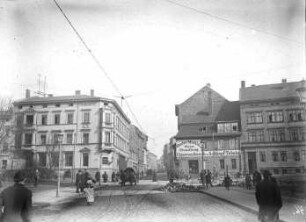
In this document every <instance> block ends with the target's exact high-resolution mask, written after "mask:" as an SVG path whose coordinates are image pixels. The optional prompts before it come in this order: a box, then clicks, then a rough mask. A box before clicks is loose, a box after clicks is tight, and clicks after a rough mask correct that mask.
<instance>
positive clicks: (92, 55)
mask: <svg viewBox="0 0 306 222" xmlns="http://www.w3.org/2000/svg"><path fill="white" fill-rule="evenodd" d="M53 1H54V3H55V5H56V6H57V8H58V9H59V10H60V12H61V13H62V15H63V16H64V17H65V19H66V20H67V22H68V24H69V25H70V27H71V28H72V29H73V31H74V32H75V34H76V35H77V36H78V38H79V39H80V41H81V42H82V44H83V45H84V47H85V48H86V50H87V51H88V53H89V54H90V56H91V57H92V58H93V60H94V61H95V63H96V64H97V65H98V67H99V69H100V70H101V71H102V73H103V74H104V75H105V76H106V78H107V79H108V81H109V82H110V83H111V85H112V86H113V87H114V89H115V90H116V91H117V93H118V94H119V95H120V96H121V98H125V96H124V95H123V94H122V93H121V91H120V90H119V88H118V86H117V85H116V84H115V82H114V81H113V80H112V79H111V77H110V76H109V74H108V73H107V72H106V70H105V69H104V67H103V66H102V64H101V63H100V62H99V60H98V59H97V57H96V56H95V55H94V53H93V52H92V50H91V49H90V48H89V46H88V45H87V44H86V42H85V40H84V39H83V37H82V36H81V34H80V33H79V32H78V30H77V29H76V28H75V27H74V25H73V24H72V22H71V21H70V19H69V18H68V17H67V15H66V13H65V12H64V10H63V9H62V8H61V6H60V5H59V4H58V2H57V1H56V0H53ZM125 102H126V104H127V107H128V109H129V110H130V112H131V114H132V115H133V117H134V119H135V121H136V123H137V125H138V126H139V127H140V129H141V130H142V131H144V130H143V128H142V126H141V125H140V123H139V121H138V119H137V117H136V115H135V114H134V112H133V110H132V109H131V107H130V105H129V104H128V102H127V101H126V100H125Z"/></svg>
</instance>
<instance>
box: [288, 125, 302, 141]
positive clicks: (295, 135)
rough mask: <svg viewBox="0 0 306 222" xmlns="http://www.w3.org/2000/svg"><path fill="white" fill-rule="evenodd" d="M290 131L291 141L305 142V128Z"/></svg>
mask: <svg viewBox="0 0 306 222" xmlns="http://www.w3.org/2000/svg"><path fill="white" fill-rule="evenodd" d="M288 130H289V140H290V141H304V140H305V138H306V136H305V135H306V132H305V129H304V128H301V127H300V128H291V129H288Z"/></svg>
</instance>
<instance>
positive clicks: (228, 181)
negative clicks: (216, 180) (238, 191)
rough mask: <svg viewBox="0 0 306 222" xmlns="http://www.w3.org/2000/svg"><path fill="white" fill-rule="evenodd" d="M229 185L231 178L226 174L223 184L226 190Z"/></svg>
mask: <svg viewBox="0 0 306 222" xmlns="http://www.w3.org/2000/svg"><path fill="white" fill-rule="evenodd" d="M230 185H231V178H230V176H229V175H228V174H227V175H226V177H225V178H224V186H225V189H226V190H229V188H230Z"/></svg>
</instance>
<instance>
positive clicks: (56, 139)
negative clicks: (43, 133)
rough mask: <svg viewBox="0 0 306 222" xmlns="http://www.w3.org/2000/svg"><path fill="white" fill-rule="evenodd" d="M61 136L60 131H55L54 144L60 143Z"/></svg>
mask: <svg viewBox="0 0 306 222" xmlns="http://www.w3.org/2000/svg"><path fill="white" fill-rule="evenodd" d="M60 137H62V135H61V134H60V133H53V137H52V138H53V144H59V142H60V141H59V140H60V139H61V138H60Z"/></svg>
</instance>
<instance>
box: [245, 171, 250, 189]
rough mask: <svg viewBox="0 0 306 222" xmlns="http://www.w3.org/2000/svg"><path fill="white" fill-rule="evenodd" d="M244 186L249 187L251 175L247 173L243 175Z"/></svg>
mask: <svg viewBox="0 0 306 222" xmlns="http://www.w3.org/2000/svg"><path fill="white" fill-rule="evenodd" d="M245 186H246V189H247V190H250V189H251V177H250V175H249V174H248V173H247V174H246V175H245Z"/></svg>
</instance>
